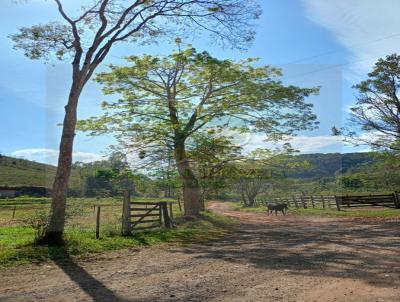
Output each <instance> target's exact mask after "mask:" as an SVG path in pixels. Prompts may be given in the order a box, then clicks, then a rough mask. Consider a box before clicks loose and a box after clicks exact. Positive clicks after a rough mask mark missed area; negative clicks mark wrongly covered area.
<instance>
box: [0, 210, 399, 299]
mask: <svg viewBox="0 0 400 302" xmlns="http://www.w3.org/2000/svg"><path fill="white" fill-rule="evenodd" d="M210 208H211V209H212V210H213V211H216V212H219V213H223V214H225V215H229V216H234V217H236V218H237V219H239V220H240V223H241V225H240V230H239V231H238V232H236V233H235V234H232V235H230V236H228V237H226V238H225V239H223V240H218V241H215V242H210V243H208V244H206V245H204V244H202V245H190V246H186V247H182V246H181V247H176V246H175V247H174V246H162V247H151V248H143V249H132V250H123V251H118V252H114V253H108V254H105V255H99V256H94V257H92V258H91V259H90V260H86V261H79V262H77V263H75V262H73V261H72V260H69V261H64V262H58V263H50V264H45V265H40V266H37V265H29V266H22V267H16V268H9V269H5V270H4V269H3V270H1V271H0V301H249V302H250V301H252V302H253V301H285V302H286V301H324V302H325V301H357V302H358V301H361V302H362V301H374V302H375V301H400V223H399V222H398V221H397V222H396V221H392V222H388V221H387V222H368V221H351V220H344V219H320V218H302V217H296V216H290V215H289V216H286V217H283V216H278V217H272V216H266V215H265V214H257V213H243V212H237V211H232V210H231V209H230V208H229V207H228V206H227V205H226V204H224V203H219V202H214V203H211V205H210Z"/></svg>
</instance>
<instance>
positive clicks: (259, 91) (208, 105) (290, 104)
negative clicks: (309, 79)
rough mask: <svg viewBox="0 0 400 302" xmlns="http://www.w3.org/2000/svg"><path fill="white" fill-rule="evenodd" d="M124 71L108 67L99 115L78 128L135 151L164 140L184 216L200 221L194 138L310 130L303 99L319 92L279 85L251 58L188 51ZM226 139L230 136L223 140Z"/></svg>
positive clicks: (138, 62) (273, 73) (138, 60)
mask: <svg viewBox="0 0 400 302" xmlns="http://www.w3.org/2000/svg"><path fill="white" fill-rule="evenodd" d="M127 61H128V63H129V66H120V67H118V66H110V69H111V71H110V72H106V73H102V74H100V75H99V76H98V77H97V80H98V81H99V82H100V83H102V84H103V85H104V90H103V91H104V93H105V94H118V95H119V96H121V98H120V99H118V100H116V101H111V102H104V103H103V109H104V110H106V113H105V115H104V116H102V117H100V118H96V117H94V118H91V119H88V120H86V121H85V122H83V123H82V129H83V130H88V131H92V134H102V133H104V132H116V133H117V135H118V138H119V139H120V140H123V141H126V142H127V144H129V145H130V146H132V147H133V148H135V149H138V150H141V149H143V148H146V149H147V151H148V152H149V151H150V152H151V150H152V149H153V148H158V147H159V142H160V141H164V140H167V141H169V142H170V145H172V146H173V148H174V157H175V162H176V165H177V168H178V171H179V174H180V176H181V178H182V181H183V186H184V194H183V195H184V205H185V214H186V215H188V216H198V215H199V213H200V199H201V191H200V187H199V181H198V178H197V177H196V175H195V173H194V171H193V169H192V167H191V165H190V162H189V157H188V154H187V151H188V150H187V145H188V142H189V141H190V139H192V137H193V135H194V134H196V133H199V132H204V133H207V134H209V135H216V134H218V135H221V136H223V135H224V133H227V132H229V131H236V132H238V133H240V132H242V133H250V132H264V133H266V134H268V135H269V137H271V138H277V137H279V136H281V135H284V134H293V133H294V132H295V131H296V130H302V129H309V128H313V127H314V126H315V123H316V122H315V119H316V117H315V115H314V114H313V113H312V105H311V104H308V103H306V102H305V100H304V99H305V98H306V97H307V96H309V95H310V94H312V93H316V92H317V89H308V88H299V87H295V86H284V85H282V83H281V82H280V81H279V80H278V79H277V77H278V76H279V75H280V72H279V70H276V69H274V68H271V67H268V66H261V67H255V66H254V59H247V60H244V61H239V62H234V61H232V60H218V59H216V58H214V57H212V56H210V55H209V54H208V53H207V52H202V53H198V52H196V50H195V49H194V48H192V47H190V46H189V47H187V48H186V49H185V50H179V51H177V52H175V53H173V54H171V55H169V56H167V57H154V56H150V55H145V56H142V57H137V56H131V57H129V58H127ZM225 136H226V137H227V138H229V135H227V134H225Z"/></svg>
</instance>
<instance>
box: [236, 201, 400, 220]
mask: <svg viewBox="0 0 400 302" xmlns="http://www.w3.org/2000/svg"><path fill="white" fill-rule="evenodd" d="M229 205H230V206H231V207H232V208H233V209H234V210H237V211H244V212H257V213H266V207H265V206H257V207H243V205H242V204H241V203H238V202H229ZM289 213H293V214H295V215H302V216H317V217H365V218H379V217H382V218H385V217H387V218H391V217H400V209H390V208H364V209H354V208H353V209H346V208H343V210H342V211H337V210H336V209H325V210H324V209H321V208H307V209H303V208H289Z"/></svg>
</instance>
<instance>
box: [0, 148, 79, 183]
mask: <svg viewBox="0 0 400 302" xmlns="http://www.w3.org/2000/svg"><path fill="white" fill-rule="evenodd" d="M55 173H56V167H54V166H51V165H46V164H42V163H37V162H34V161H29V160H25V159H17V158H13V157H8V156H4V155H3V156H0V186H40V187H51V184H52V182H53V179H54V176H55ZM78 184H79V176H78V173H77V172H75V171H73V173H72V177H71V187H75V186H77V185H78Z"/></svg>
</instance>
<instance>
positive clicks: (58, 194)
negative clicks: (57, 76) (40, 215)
mask: <svg viewBox="0 0 400 302" xmlns="http://www.w3.org/2000/svg"><path fill="white" fill-rule="evenodd" d="M79 83H80V81H79V79H74V80H73V83H72V87H71V90H70V94H69V97H68V104H67V105H66V106H65V116H64V123H63V130H62V135H61V142H60V147H59V152H60V153H59V156H58V166H57V172H56V176H55V179H54V183H53V188H52V198H51V209H50V215H49V222H48V226H47V228H46V233H45V236H44V237H43V238H42V240H41V242H43V243H48V244H61V243H62V242H63V233H64V226H65V212H66V201H67V190H68V183H69V177H70V174H71V166H72V151H73V144H74V138H75V128H76V122H77V106H78V99H79V96H80V93H81V91H82V85H80V84H79Z"/></svg>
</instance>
